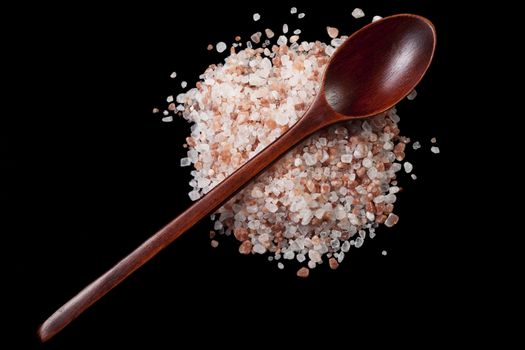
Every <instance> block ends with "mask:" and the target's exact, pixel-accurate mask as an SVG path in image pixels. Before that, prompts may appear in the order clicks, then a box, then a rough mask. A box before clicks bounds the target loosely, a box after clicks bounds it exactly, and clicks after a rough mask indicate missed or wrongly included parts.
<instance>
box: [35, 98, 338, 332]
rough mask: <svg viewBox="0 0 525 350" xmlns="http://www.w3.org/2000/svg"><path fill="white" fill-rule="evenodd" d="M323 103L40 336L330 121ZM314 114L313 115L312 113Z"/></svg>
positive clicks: (55, 319) (62, 324)
mask: <svg viewBox="0 0 525 350" xmlns="http://www.w3.org/2000/svg"><path fill="white" fill-rule="evenodd" d="M323 107H324V104H319V103H315V104H314V106H312V107H311V108H310V110H309V111H308V112H307V113H306V114H305V115H304V116H303V117H302V118H301V119H300V120H299V121H298V122H297V123H296V124H295V125H294V126H293V127H292V128H290V129H289V130H288V131H286V132H285V133H284V134H283V135H282V136H280V137H279V138H277V139H276V140H275V141H274V142H273V143H271V144H270V145H269V146H268V147H266V148H265V149H264V150H262V151H261V152H260V153H259V154H258V155H257V156H255V157H254V158H252V159H251V160H249V161H248V162H246V163H245V164H244V165H243V166H241V167H240V168H239V169H237V170H236V171H235V172H234V173H232V174H231V175H230V176H228V177H227V178H226V179H224V180H223V181H222V182H221V183H220V184H218V185H217V186H215V188H213V190H211V191H210V192H208V193H207V194H206V195H205V196H204V197H202V198H201V199H200V200H199V201H197V202H195V203H194V204H193V205H192V206H190V207H189V208H188V209H187V210H186V211H184V212H183V213H182V214H180V215H179V216H178V217H176V218H175V219H174V220H173V221H171V222H170V223H169V224H167V225H166V226H165V227H164V228H162V229H161V230H160V231H158V232H157V233H155V234H154V235H153V236H151V237H150V238H149V239H148V240H147V241H145V242H144V243H143V244H142V245H140V246H139V247H138V248H136V249H135V250H134V251H133V252H132V253H131V254H129V255H128V256H126V257H125V258H124V259H122V260H121V261H120V262H119V263H117V264H116V265H115V266H114V267H112V268H111V269H110V270H108V271H107V272H106V273H105V274H103V275H102V276H100V277H99V278H98V279H97V280H95V281H94V282H92V283H91V284H90V285H88V286H87V287H85V288H84V289H83V290H82V291H81V292H80V293H78V294H77V295H76V296H75V297H73V298H72V299H71V300H69V301H68V302H67V303H66V304H64V305H63V306H62V307H61V308H60V309H58V310H57V311H56V312H55V313H54V314H53V315H51V317H49V318H48V319H47V320H46V321H45V322H44V323H43V324H42V326H41V327H40V328H39V330H38V336H39V338H40V340H41V341H42V342H45V341H47V340H48V339H50V338H51V337H53V336H54V335H55V334H57V333H58V332H60V331H61V330H62V329H63V328H64V327H66V326H67V325H68V324H69V323H70V322H71V321H73V320H74V319H75V318H77V317H78V316H79V315H80V314H81V313H82V312H84V311H85V310H86V309H87V308H89V307H90V306H91V305H92V304H94V303H95V302H96V301H97V300H99V299H100V298H102V297H103V296H104V295H105V294H106V293H108V292H109V291H110V290H111V289H113V288H114V287H115V286H117V285H118V284H119V283H120V282H122V281H123V280H124V279H125V278H126V277H128V276H129V275H130V274H132V273H133V272H134V271H135V270H137V269H138V268H139V267H141V266H142V265H144V264H145V263H146V262H147V261H149V260H150V259H151V258H153V257H154V256H155V255H156V254H157V253H158V252H160V251H161V250H162V249H164V248H165V247H166V246H168V245H169V244H170V243H172V242H173V241H174V240H175V239H177V237H179V236H180V235H181V234H183V233H184V232H186V231H187V230H188V229H190V228H191V227H192V226H193V225H195V224H196V223H197V222H199V221H200V220H201V219H203V218H204V217H205V216H207V215H209V214H211V213H212V212H214V211H215V210H217V209H218V208H219V207H220V206H221V205H222V204H224V203H225V202H226V201H227V200H228V199H230V198H231V197H232V196H233V195H234V194H235V193H237V192H238V191H239V190H241V189H242V188H243V187H244V186H245V185H246V184H248V183H249V182H250V180H252V179H253V178H255V177H256V176H257V175H258V174H260V173H261V172H262V171H263V170H264V169H265V168H267V167H268V166H269V165H271V164H272V163H273V162H275V161H276V160H277V159H278V158H280V157H281V156H282V155H283V154H284V153H286V151H288V150H290V149H291V148H292V147H293V146H294V145H296V144H297V143H299V142H300V141H301V140H303V139H304V138H306V137H307V136H309V135H311V134H312V133H314V132H315V131H317V130H319V129H320V128H321V127H322V126H324V125H326V124H327V122H326V120H328V119H329V118H324V120H325V122H322V121H323V118H322V117H323V116H324V114H325V113H326V109H325V108H323ZM310 115H312V117H309V116H310Z"/></svg>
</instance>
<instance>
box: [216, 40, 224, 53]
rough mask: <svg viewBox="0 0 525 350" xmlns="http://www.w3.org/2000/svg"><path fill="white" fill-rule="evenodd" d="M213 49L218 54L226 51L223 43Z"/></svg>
mask: <svg viewBox="0 0 525 350" xmlns="http://www.w3.org/2000/svg"><path fill="white" fill-rule="evenodd" d="M215 49H216V50H217V52H219V53H221V52H223V51H224V50H226V43H224V42H222V41H220V42H218V43H217V45H216V46H215Z"/></svg>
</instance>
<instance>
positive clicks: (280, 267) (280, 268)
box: [277, 262, 284, 270]
mask: <svg viewBox="0 0 525 350" xmlns="http://www.w3.org/2000/svg"><path fill="white" fill-rule="evenodd" d="M277 267H278V268H279V270H282V269H284V264H283V263H281V262H280V263H278V264H277Z"/></svg>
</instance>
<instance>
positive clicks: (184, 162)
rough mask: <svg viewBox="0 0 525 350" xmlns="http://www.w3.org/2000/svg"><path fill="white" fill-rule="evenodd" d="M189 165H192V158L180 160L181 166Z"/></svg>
mask: <svg viewBox="0 0 525 350" xmlns="http://www.w3.org/2000/svg"><path fill="white" fill-rule="evenodd" d="M188 165H191V160H190V158H187V157H185V158H181V160H180V166H188Z"/></svg>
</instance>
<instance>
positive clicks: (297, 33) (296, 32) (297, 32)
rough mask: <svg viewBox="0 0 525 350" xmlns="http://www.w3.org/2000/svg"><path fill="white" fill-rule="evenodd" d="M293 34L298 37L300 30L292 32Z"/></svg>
mask: <svg viewBox="0 0 525 350" xmlns="http://www.w3.org/2000/svg"><path fill="white" fill-rule="evenodd" d="M293 33H294V34H295V35H299V34H301V29H296V30H294V31H293Z"/></svg>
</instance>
